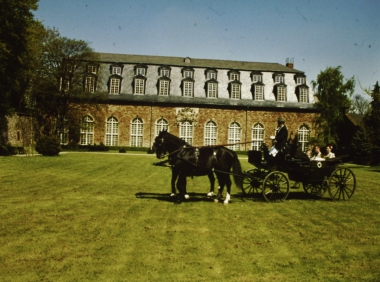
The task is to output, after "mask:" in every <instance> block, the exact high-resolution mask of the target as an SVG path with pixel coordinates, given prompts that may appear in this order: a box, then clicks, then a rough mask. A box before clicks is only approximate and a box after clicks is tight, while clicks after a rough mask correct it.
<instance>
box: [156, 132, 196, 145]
mask: <svg viewBox="0 0 380 282" xmlns="http://www.w3.org/2000/svg"><path fill="white" fill-rule="evenodd" d="M159 136H161V137H168V138H169V139H170V142H171V143H173V144H174V145H175V146H177V147H183V146H186V147H191V145H190V144H189V143H187V142H186V141H185V140H183V139H181V138H179V137H177V136H175V135H173V134H171V133H169V132H167V131H166V130H163V131H161V132H160V134H159ZM167 141H169V140H167Z"/></svg>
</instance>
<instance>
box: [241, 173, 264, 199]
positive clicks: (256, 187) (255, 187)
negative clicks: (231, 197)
mask: <svg viewBox="0 0 380 282" xmlns="http://www.w3.org/2000/svg"><path fill="white" fill-rule="evenodd" d="M255 171H256V169H255V168H252V169H249V170H247V171H245V172H244V174H243V184H242V189H241V190H242V192H243V194H244V195H252V194H255V193H261V192H262V188H261V183H260V182H259V181H258V179H257V177H255V176H254V173H255Z"/></svg>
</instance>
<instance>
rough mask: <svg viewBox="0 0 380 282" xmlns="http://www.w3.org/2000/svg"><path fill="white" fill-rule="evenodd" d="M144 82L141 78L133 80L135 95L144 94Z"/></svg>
mask: <svg viewBox="0 0 380 282" xmlns="http://www.w3.org/2000/svg"><path fill="white" fill-rule="evenodd" d="M144 84H145V80H144V79H142V78H136V79H135V94H144Z"/></svg>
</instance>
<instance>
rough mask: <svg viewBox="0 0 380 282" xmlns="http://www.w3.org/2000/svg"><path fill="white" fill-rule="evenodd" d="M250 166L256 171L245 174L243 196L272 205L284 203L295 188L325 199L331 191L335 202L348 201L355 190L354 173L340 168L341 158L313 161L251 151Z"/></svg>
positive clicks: (302, 157)
mask: <svg viewBox="0 0 380 282" xmlns="http://www.w3.org/2000/svg"><path fill="white" fill-rule="evenodd" d="M248 162H249V163H250V164H252V165H254V166H255V167H256V168H253V169H250V170H248V171H246V172H245V174H244V180H243V187H242V188H243V193H246V194H247V193H262V194H263V196H264V198H265V199H266V200H268V201H269V202H282V201H284V200H285V199H286V198H287V196H288V194H289V188H290V185H289V181H292V182H293V185H292V186H291V187H292V188H299V187H300V186H301V185H302V187H303V189H304V191H305V192H306V193H308V194H310V195H311V196H313V197H322V196H323V194H324V193H325V192H326V191H328V192H329V195H330V197H331V198H332V199H334V200H339V199H345V200H347V199H349V198H351V196H352V195H353V193H354V191H355V187H356V179H355V176H354V174H353V173H352V171H351V170H349V169H347V168H339V165H340V164H342V159H341V158H334V159H326V160H317V161H316V160H310V159H309V158H308V157H307V156H306V155H304V154H293V155H290V154H285V153H283V152H281V154H280V155H277V156H276V157H272V156H269V154H268V151H267V150H263V151H254V150H252V151H248Z"/></svg>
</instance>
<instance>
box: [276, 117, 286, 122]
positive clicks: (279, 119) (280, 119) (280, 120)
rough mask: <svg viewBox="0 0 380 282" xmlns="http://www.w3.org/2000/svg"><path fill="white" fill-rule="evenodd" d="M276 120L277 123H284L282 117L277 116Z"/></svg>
mask: <svg viewBox="0 0 380 282" xmlns="http://www.w3.org/2000/svg"><path fill="white" fill-rule="evenodd" d="M277 122H279V123H285V120H284V119H283V118H282V117H280V118H278V120H277Z"/></svg>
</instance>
